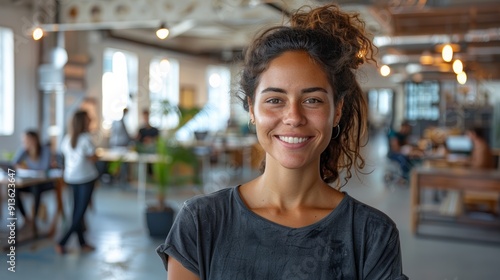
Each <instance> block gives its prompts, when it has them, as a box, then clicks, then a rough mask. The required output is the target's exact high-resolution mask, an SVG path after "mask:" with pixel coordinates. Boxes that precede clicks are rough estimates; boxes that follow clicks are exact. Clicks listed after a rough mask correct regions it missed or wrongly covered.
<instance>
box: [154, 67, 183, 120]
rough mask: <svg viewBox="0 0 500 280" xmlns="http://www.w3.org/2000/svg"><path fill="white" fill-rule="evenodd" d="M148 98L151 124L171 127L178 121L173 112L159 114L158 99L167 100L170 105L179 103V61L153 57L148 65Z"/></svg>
mask: <svg viewBox="0 0 500 280" xmlns="http://www.w3.org/2000/svg"><path fill="white" fill-rule="evenodd" d="M149 100H150V102H151V115H150V118H151V119H150V122H151V125H153V126H155V127H158V128H161V129H169V128H173V127H175V126H176V125H177V123H178V121H179V120H178V117H177V116H176V115H174V114H172V115H169V116H162V115H161V111H162V110H161V108H160V107H161V106H160V104H161V103H160V101H162V100H168V101H169V102H170V103H171V104H172V105H179V62H178V61H177V60H175V59H171V58H169V59H166V58H162V59H153V60H152V61H151V63H150V65H149Z"/></svg>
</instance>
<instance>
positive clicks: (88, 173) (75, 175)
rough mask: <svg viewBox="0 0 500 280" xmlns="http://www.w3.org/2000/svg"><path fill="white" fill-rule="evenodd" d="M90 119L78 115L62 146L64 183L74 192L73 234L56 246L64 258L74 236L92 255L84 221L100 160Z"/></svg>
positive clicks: (67, 233)
mask: <svg viewBox="0 0 500 280" xmlns="http://www.w3.org/2000/svg"><path fill="white" fill-rule="evenodd" d="M89 124H90V118H89V117H88V115H87V112H85V111H78V112H76V113H75V115H74V116H73V120H72V122H71V127H70V133H69V134H68V135H66V136H65V137H64V139H63V141H62V144H61V152H62V153H63V155H64V181H65V182H66V184H67V185H69V186H71V188H72V189H73V198H74V203H73V221H72V224H71V227H70V228H69V230H68V231H67V232H66V234H64V236H63V238H62V239H61V240H60V241H59V243H58V244H57V245H56V252H57V253H59V254H64V253H65V252H66V249H65V245H66V242H67V241H68V239H69V237H70V236H71V234H73V233H74V232H75V233H76V234H77V235H78V241H79V242H80V247H81V249H82V251H92V250H94V248H93V247H92V246H90V245H89V244H87V242H86V241H85V238H84V236H83V231H84V225H83V222H84V220H83V217H84V214H85V210H86V209H87V206H88V204H89V202H90V198H91V197H92V192H93V190H94V185H95V181H96V179H97V177H98V176H99V173H98V171H97V169H96V167H95V161H96V160H97V157H96V155H95V146H94V144H93V143H92V141H91V138H90V134H89V133H88V130H89Z"/></svg>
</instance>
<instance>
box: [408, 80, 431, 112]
mask: <svg viewBox="0 0 500 280" xmlns="http://www.w3.org/2000/svg"><path fill="white" fill-rule="evenodd" d="M405 92H406V119H407V120H410V121H414V120H430V121H437V120H438V119H439V83H438V82H437V81H425V82H422V83H413V82H407V83H406V84H405Z"/></svg>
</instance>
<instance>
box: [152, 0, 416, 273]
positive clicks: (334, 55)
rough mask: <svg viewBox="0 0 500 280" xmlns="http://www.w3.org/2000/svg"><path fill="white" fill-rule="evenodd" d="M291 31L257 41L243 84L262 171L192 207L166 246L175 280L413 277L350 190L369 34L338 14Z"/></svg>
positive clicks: (392, 229)
mask: <svg viewBox="0 0 500 280" xmlns="http://www.w3.org/2000/svg"><path fill="white" fill-rule="evenodd" d="M290 21H291V22H290V24H289V25H288V24H287V25H283V26H279V27H273V28H270V29H268V30H266V31H264V32H263V33H262V34H261V35H260V36H259V37H257V38H256V39H255V41H254V42H253V43H252V44H251V46H250V47H249V49H248V50H247V51H246V55H245V60H244V64H243V73H242V75H241V82H240V89H241V95H240V97H241V100H242V101H243V106H244V108H245V109H246V110H248V111H249V117H250V120H251V123H252V124H254V125H255V127H256V134H257V138H258V141H259V143H260V145H261V146H262V148H263V149H264V151H265V163H264V170H263V173H262V174H261V175H260V176H258V177H257V178H255V179H253V180H251V181H249V182H246V183H244V184H242V185H238V186H235V187H231V188H225V189H223V190H220V191H217V192H214V193H211V194H207V195H204V196H197V197H194V198H192V199H189V200H188V201H186V202H185V203H184V205H183V207H182V209H181V210H180V212H179V213H178V214H177V217H176V220H175V222H174V224H173V226H172V229H171V230H170V233H169V235H168V236H167V238H166V241H165V243H164V244H162V245H160V246H159V247H158V248H157V253H158V254H159V255H160V257H161V258H162V260H163V263H164V265H165V267H166V269H167V271H168V275H167V278H168V279H169V280H177V279H182V280H190V279H220V280H223V279H392V280H402V279H408V278H407V277H406V276H404V275H403V272H402V261H401V249H400V242H399V232H398V229H397V227H396V225H395V224H394V222H393V221H392V220H391V219H390V218H389V217H388V216H387V215H385V214H384V213H382V212H380V211H378V210H376V209H374V208H372V207H370V206H368V205H366V204H363V203H361V202H359V201H357V200H356V199H354V198H353V197H351V196H349V195H348V194H347V193H346V192H342V191H341V190H340V189H341V187H342V186H344V185H345V184H346V183H347V181H348V180H349V178H351V177H352V172H353V171H352V170H351V169H352V168H354V169H355V170H356V171H359V170H360V169H362V168H363V167H364V163H365V161H364V159H363V156H362V155H361V153H360V149H361V147H362V146H363V145H364V143H365V141H366V138H365V136H364V133H366V121H367V104H366V100H365V99H364V93H363V91H362V89H361V88H360V86H359V84H358V82H357V81H356V74H355V71H356V70H357V69H358V68H359V67H360V66H361V64H363V63H365V62H366V61H368V60H371V61H373V60H374V58H373V49H374V46H373V44H372V42H371V41H370V39H369V37H368V35H367V34H366V33H365V31H364V24H363V22H362V21H361V20H360V19H359V16H358V15H356V14H348V13H345V12H343V11H341V10H340V9H339V8H338V6H337V5H334V4H330V5H326V6H321V7H318V8H314V9H312V8H311V9H308V10H304V9H302V10H298V11H296V12H295V13H294V14H292V15H291V17H290Z"/></svg>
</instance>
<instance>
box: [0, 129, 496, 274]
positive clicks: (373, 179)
mask: <svg viewBox="0 0 500 280" xmlns="http://www.w3.org/2000/svg"><path fill="white" fill-rule="evenodd" d="M385 147H386V143H385V142H384V137H373V138H372V140H370V143H369V145H368V146H367V147H366V148H365V149H364V151H365V154H366V156H367V171H372V172H371V174H368V175H360V176H359V178H356V177H355V178H353V179H352V180H351V181H350V183H349V184H348V185H347V186H345V187H344V188H343V190H344V191H346V192H348V193H349V194H350V195H351V196H353V197H355V198H357V199H358V200H360V201H362V202H365V203H367V204H369V205H372V206H374V207H376V208H378V209H380V210H382V211H384V212H385V213H387V214H388V215H389V216H390V217H391V218H392V219H393V220H394V221H395V222H396V224H397V225H398V228H399V230H400V238H401V244H402V252H403V266H404V272H405V274H406V275H407V276H408V277H409V278H410V279H417V280H421V279H422V280H424V279H425V280H431V279H436V280H466V279H471V280H476V279H488V280H489V279H500V278H499V275H500V265H499V264H500V244H498V243H481V242H471V241H464V240H457V239H447V238H429V237H422V236H418V237H416V236H414V235H412V234H411V233H410V231H409V195H410V193H409V189H408V188H405V187H397V188H387V187H386V186H385V185H384V183H383V180H382V174H383V170H384V164H385V162H386V161H385V157H384V155H385V152H386V150H385ZM227 174H229V173H227ZM227 174H226V175H227ZM222 177H223V176H222ZM234 183H238V182H237V181H236V182H232V183H231V184H234ZM195 193H196V190H194V191H193V190H192V189H188V190H184V191H177V192H175V193H173V196H172V199H171V200H170V202H171V203H172V205H175V206H179V205H181V203H182V201H184V200H185V199H186V198H188V197H190V196H192V195H194V194H195ZM65 195H66V197H67V198H69V196H68V195H69V194H67V193H66V194H65ZM146 197H147V200H152V199H153V196H152V195H151V194H149V193H148V194H147V196H146ZM43 199H44V201H45V202H46V204H47V209H48V212H49V214H50V212H51V211H53V205H51V204H50V202H51V201H52V197H51V194H46V195H44V198H43ZM28 203H29V201H28ZM140 205H143V204H140V203H139V202H138V199H137V193H136V192H134V191H133V190H126V189H124V188H121V187H117V186H106V185H101V186H100V187H99V188H98V189H97V190H96V193H95V196H94V202H93V208H92V209H91V210H90V211H89V212H88V214H87V217H86V221H87V225H88V231H87V236H88V241H89V243H91V244H93V245H95V246H96V248H97V250H96V251H94V252H92V253H87V254H81V253H79V252H78V251H77V248H78V247H77V246H76V240H75V239H76V238H74V239H71V240H70V244H68V247H69V249H74V251H73V252H71V253H69V254H67V255H64V256H59V255H57V254H56V253H55V252H54V244H55V240H57V238H58V237H59V236H60V230H59V232H58V234H56V238H44V239H41V240H38V241H34V242H29V243H24V244H21V245H18V246H17V247H16V272H15V273H12V272H9V271H7V264H6V257H7V253H8V252H7V251H3V252H2V255H1V257H0V279H40V280H42V279H64V280H67V279H70V280H78V279H103V280H104V279H120V280H127V279H151V280H154V279H165V278H166V272H165V271H164V269H163V265H162V263H161V261H160V259H159V258H158V257H157V255H156V253H155V248H156V247H157V246H158V245H159V244H160V243H161V242H162V241H163V240H161V239H152V238H150V237H149V236H148V233H147V231H146V229H145V222H144V217H143V206H140ZM66 208H67V209H70V208H71V207H70V205H69V203H68V205H66ZM2 214H3V215H4V217H2V225H5V224H6V218H5V211H2ZM42 223H43V222H42ZM60 224H62V225H64V224H65V222H64V221H62V220H61V221H60ZM4 228H5V226H2V228H1V229H2V231H5V229H4ZM4 237H5V233H4V234H3V237H2V240H1V243H2V244H5V243H4V242H5V239H4Z"/></svg>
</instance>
